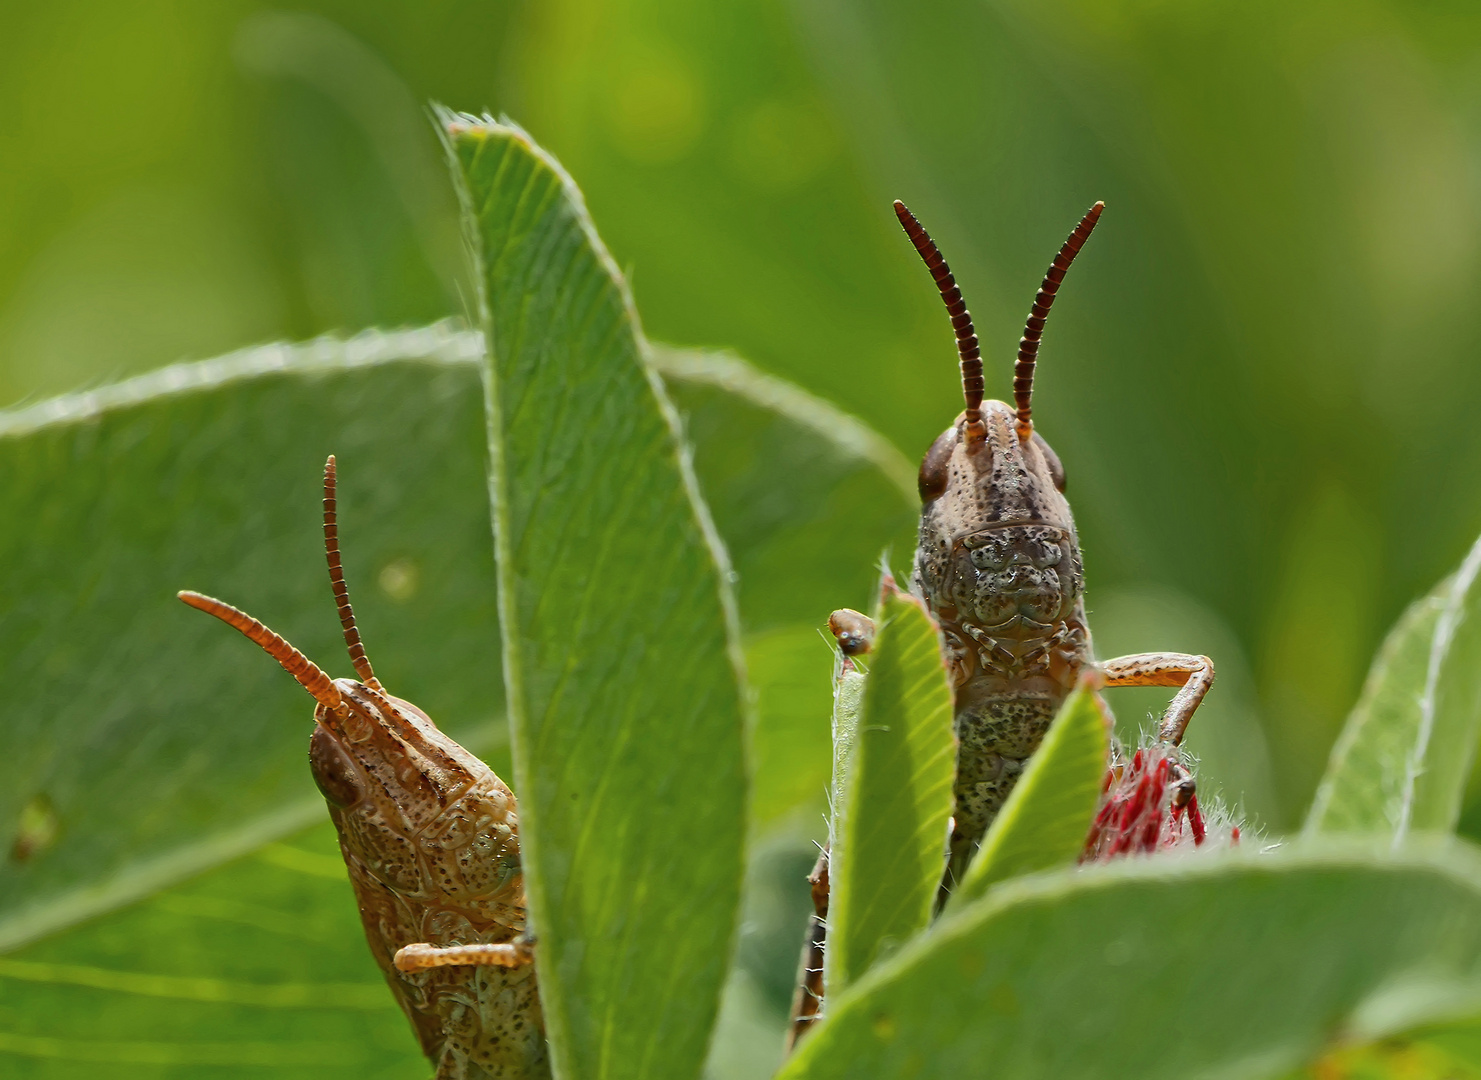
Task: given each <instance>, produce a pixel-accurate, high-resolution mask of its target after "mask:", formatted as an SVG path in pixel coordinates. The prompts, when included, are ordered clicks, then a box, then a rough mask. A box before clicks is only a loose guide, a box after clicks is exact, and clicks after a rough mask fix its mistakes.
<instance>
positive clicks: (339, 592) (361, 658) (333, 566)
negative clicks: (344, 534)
mask: <svg viewBox="0 0 1481 1080" xmlns="http://www.w3.org/2000/svg"><path fill="white" fill-rule="evenodd" d="M337 480H338V477H337V474H336V473H335V468H334V455H333V454H330V455H329V460H328V461H326V462H325V463H324V556H325V558H327V559H328V560H329V584H330V586H331V587H332V588H333V589H334V603H335V604H336V605H337V606H338V608H339V624H340V626H342V627H344V632H345V644H346V645H347V646H349V649H350V663H352V664H354V665H355V674H357V675H359V676H360V681H361V682H363V683H364V684H365V685H366V686H369V687H371V688H372V689H375V690H381V689H383V688H382V686H381V684H380V681H379V680H378V679H377V678H376V677H375V670H374V669H373V668H372V667H371V666H370V658H369V657H367V656H366V655H365V646H364V645H362V644H361V643H360V631H359V629H358V628H357V627H356V626H355V609H354V608H352V607H351V606H350V589H349V586H347V585H346V584H345V569H344V565H343V564H342V563H341V562H340V558H339V517H338V515H337V514H336V513H335V506H336V502H335V488H336V484H337Z"/></svg>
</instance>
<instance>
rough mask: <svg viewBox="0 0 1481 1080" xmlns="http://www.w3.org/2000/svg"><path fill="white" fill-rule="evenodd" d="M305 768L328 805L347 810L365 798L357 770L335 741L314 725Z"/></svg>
mask: <svg viewBox="0 0 1481 1080" xmlns="http://www.w3.org/2000/svg"><path fill="white" fill-rule="evenodd" d="M309 768H310V770H311V771H312V772H313V774H314V783H315V784H316V785H318V788H319V791H320V793H321V794H322V795H323V796H324V798H326V799H327V800H329V802H330V803H331V804H332V805H334V806H337V807H339V808H340V809H342V810H347V809H349V808H350V807H352V806H354V805H355V804H356V803H358V802H359V801H360V800H361V799H363V798H364V797H365V789H364V787H363V785H362V784H361V781H360V770H359V769H357V768H356V767H355V763H354V762H353V761H351V760H350V755H348V754H346V753H345V752H344V749H343V748H342V747H341V746H340V745H339V740H338V739H336V738H335V737H334V736H333V735H331V734H329V732H327V731H325V730H324V729H323V728H322V727H319V726H317V725H315V727H314V737H313V738H312V739H310V740H309Z"/></svg>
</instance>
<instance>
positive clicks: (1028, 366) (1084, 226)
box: [1013, 202, 1106, 440]
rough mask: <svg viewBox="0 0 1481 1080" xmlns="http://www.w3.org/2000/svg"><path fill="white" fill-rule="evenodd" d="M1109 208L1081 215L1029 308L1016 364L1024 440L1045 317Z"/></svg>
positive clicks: (1097, 207)
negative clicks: (1035, 364)
mask: <svg viewBox="0 0 1481 1080" xmlns="http://www.w3.org/2000/svg"><path fill="white" fill-rule="evenodd" d="M1105 208H1106V204H1105V203H1103V202H1098V203H1096V204H1095V205H1094V206H1092V207H1091V208H1090V210H1089V211H1088V212H1087V213H1086V214H1085V216H1084V217H1083V218H1081V219H1080V224H1078V225H1076V226H1075V231H1074V232H1072V233H1070V238H1069V239H1068V240H1066V241H1065V242H1064V247H1062V248H1060V249H1059V254H1058V255H1056V256H1054V261H1053V262H1052V263H1050V264H1049V272H1048V273H1047V274H1045V275H1044V283H1043V284H1042V285H1040V286H1039V293H1038V295H1037V296H1035V297H1034V306H1033V307H1031V308H1030V309H1029V313H1028V323H1027V324H1026V325H1025V326H1024V328H1023V337H1022V338H1021V339H1020V340H1019V342H1018V363H1017V364H1015V365H1014V367H1013V403H1014V404H1015V405H1017V406H1018V437H1019V439H1020V440H1026V439H1028V437H1029V436H1030V435H1032V434H1033V433H1034V422H1033V412H1032V409H1031V408H1030V406H1029V399H1030V398H1032V397H1033V396H1034V361H1035V360H1037V359H1038V357H1039V339H1040V338H1042V337H1043V336H1044V320H1045V319H1047V318H1048V317H1049V309H1050V308H1051V307H1053V306H1054V297H1055V295H1056V294H1057V293H1058V292H1059V286H1060V284H1061V283H1062V282H1063V281H1064V275H1065V271H1066V270H1068V269H1069V268H1070V263H1072V262H1074V261H1075V256H1076V255H1078V254H1080V249H1081V248H1082V247H1084V246H1085V241H1086V240H1088V239H1089V238H1090V231H1091V230H1092V229H1094V228H1095V223H1096V222H1097V221H1099V220H1100V212H1101V211H1102V210H1104V209H1105Z"/></svg>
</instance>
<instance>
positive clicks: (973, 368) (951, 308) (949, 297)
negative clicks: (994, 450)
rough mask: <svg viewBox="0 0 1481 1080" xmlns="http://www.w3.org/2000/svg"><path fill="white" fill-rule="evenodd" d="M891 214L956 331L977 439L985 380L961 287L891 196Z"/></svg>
mask: <svg viewBox="0 0 1481 1080" xmlns="http://www.w3.org/2000/svg"><path fill="white" fill-rule="evenodd" d="M895 216H896V217H898V218H899V219H900V224H901V226H903V227H904V229H905V235H906V236H908V237H910V242H911V243H912V244H914V245H915V250H916V251H917V252H919V253H920V257H921V259H922V260H923V261H924V262H925V264H926V269H927V270H929V271H930V272H931V277H933V278H935V279H936V288H937V289H939V290H941V301H942V303H944V304H945V305H946V314H948V315H950V316H951V328H952V329H953V330H954V331H956V351H957V354H958V355H959V356H960V357H961V358H962V396H963V397H965V398H966V399H967V438H968V440H969V441H971V442H979V441H981V440H982V439H983V438H985V437H986V435H987V429H986V428H985V427H984V426H983V424H982V391H983V388H984V387H985V386H986V383H984V382H983V379H982V349H981V348H980V347H979V346H978V344H977V331H976V329H975V328H974V327H973V326H972V313H971V312H970V311H968V310H967V302H966V301H965V300H963V299H962V290H961V289H959V288H957V284H956V278H954V277H952V276H951V267H949V266H947V265H946V259H945V258H943V257H942V255H941V251H940V249H938V248H937V247H936V242H935V241H934V240H932V239H931V237H930V235H929V234H927V232H926V230H925V229H923V228H921V224H920V222H919V221H917V220H916V219H915V215H914V214H912V213H911V212H910V210H909V208H908V207H907V206H906V205H905V204H904V203H902V202H901V201H900V200H899V199H896V200H895Z"/></svg>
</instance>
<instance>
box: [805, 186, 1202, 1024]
mask: <svg viewBox="0 0 1481 1080" xmlns="http://www.w3.org/2000/svg"><path fill="white" fill-rule="evenodd" d="M1103 206H1104V204H1102V203H1096V204H1095V205H1094V206H1092V207H1091V208H1090V211H1089V212H1088V213H1087V214H1086V215H1085V216H1084V218H1082V219H1081V221H1080V223H1079V224H1078V225H1077V226H1075V229H1074V231H1073V232H1071V233H1070V236H1069V238H1068V239H1067V240H1066V241H1065V242H1064V246H1063V247H1061V248H1060V250H1059V254H1058V255H1056V256H1055V257H1054V261H1053V263H1051V264H1050V267H1049V271H1048V273H1047V274H1046V275H1045V276H1044V281H1043V283H1042V284H1041V285H1040V286H1039V292H1038V294H1037V295H1036V296H1035V297H1034V303H1033V307H1032V308H1031V309H1030V311H1029V316H1028V322H1027V324H1026V326H1025V328H1024V332H1023V337H1022V339H1021V340H1020V341H1019V345H1018V361H1017V364H1016V365H1015V368H1014V377H1013V398H1014V404H1013V405H1011V406H1010V405H1009V404H1007V403H1006V402H1003V401H994V400H984V396H983V391H984V388H985V382H984V379H983V373H982V352H981V350H980V348H979V346H978V342H977V333H976V330H975V329H974V328H973V326H972V316H971V314H970V313H969V312H968V311H967V305H966V302H965V301H964V300H963V299H962V294H961V290H960V289H958V288H957V285H956V281H955V279H954V278H953V277H952V274H951V268H950V267H949V266H947V264H946V260H945V259H944V258H943V257H942V255H941V252H940V251H939V250H938V249H937V247H936V244H935V242H934V241H932V240H931V238H930V236H928V235H927V234H926V231H925V229H923V228H921V225H920V222H918V221H917V220H916V219H915V216H914V215H913V214H912V213H911V212H910V211H909V210H908V209H906V207H905V204H904V203H901V202H898V201H897V202H896V203H895V214H896V215H897V216H898V217H899V219H900V224H901V226H903V227H904V229H905V233H906V235H907V236H909V237H910V242H911V243H912V244H914V245H915V249H916V251H917V252H919V253H920V256H921V258H922V259H923V260H924V261H925V264H926V269H928V270H929V271H930V272H931V277H932V278H933V279H935V282H936V287H937V289H939V290H940V292H941V299H942V301H943V302H944V303H945V304H946V312H947V314H948V315H949V316H950V317H951V325H952V329H953V330H954V331H955V333H956V345H957V353H958V356H959V357H960V360H961V371H962V393H963V396H964V397H965V399H966V406H967V407H966V408H965V409H964V410H963V411H962V412H961V413H960V414H959V415H958V416H957V418H956V419H955V420H954V421H953V422H952V424H951V426H950V427H948V428H947V429H946V430H945V431H944V432H942V433H941V435H939V436H938V437H937V438H936V441H935V442H933V443H932V444H931V447H930V449H929V450H927V451H926V455H925V458H924V459H923V460H922V461H921V466H920V475H919V479H918V483H919V489H920V498H921V518H920V538H919V542H918V544H917V547H916V552H915V574H914V578H913V584H914V591H915V592H916V593H918V594H919V595H920V596H921V598H922V599H924V600H925V602H926V606H927V608H928V609H929V610H930V612H931V614H932V615H933V616H934V617H935V619H936V622H937V624H938V625H939V627H940V630H941V636H942V643H943V651H944V654H945V662H946V669H947V676H948V681H949V682H950V685H951V688H952V691H953V694H954V696H955V703H954V704H955V707H954V715H953V729H954V731H955V734H956V738H957V767H956V781H955V784H954V790H953V796H954V810H953V815H952V827H951V835H950V839H949V841H948V844H947V853H946V866H945V871H944V874H943V876H942V885H941V890H942V891H941V896H942V899H944V898H945V896H946V894H947V892H949V891H950V889H951V887H952V885H953V884H954V883H955V882H956V881H958V880H960V878H961V875H962V873H963V872H964V871H965V870H966V868H967V864H968V863H969V862H970V861H971V858H972V855H973V853H974V852H975V851H976V850H977V847H978V845H979V844H981V842H982V838H983V836H984V835H986V833H987V829H988V826H989V825H991V824H992V821H993V818H994V817H996V816H997V813H998V810H999V809H1000V808H1001V807H1002V805H1003V802H1004V800H1006V799H1007V797H1008V793H1009V792H1011V791H1012V790H1013V786H1014V784H1016V783H1017V781H1018V777H1019V774H1020V773H1022V771H1023V767H1024V763H1025V762H1026V761H1027V760H1028V758H1029V756H1030V755H1031V754H1033V752H1034V751H1035V750H1036V749H1037V748H1038V746H1039V743H1040V742H1041V741H1042V740H1043V738H1044V733H1045V732H1046V731H1047V730H1048V728H1049V723H1050V721H1052V720H1053V719H1054V715H1055V713H1057V712H1058V711H1059V707H1060V705H1062V704H1063V703H1064V699H1065V698H1066V697H1067V696H1068V694H1069V692H1070V691H1071V690H1072V689H1074V687H1075V684H1076V682H1077V681H1078V680H1079V678H1080V675H1081V673H1082V672H1084V671H1086V670H1087V669H1091V670H1094V671H1095V672H1096V673H1097V681H1098V682H1099V684H1100V685H1102V686H1106V687H1112V686H1177V687H1181V688H1182V689H1181V690H1179V691H1178V693H1177V694H1176V696H1174V697H1173V699H1172V702H1171V703H1170V704H1169V705H1168V708H1167V711H1166V713H1165V714H1164V716H1163V719H1162V723H1161V725H1160V727H1159V729H1158V740H1159V742H1160V743H1162V744H1170V745H1171V746H1176V745H1177V744H1178V743H1180V742H1181V741H1182V738H1183V732H1184V730H1185V729H1186V728H1187V726H1188V721H1189V720H1190V719H1191V718H1192V716H1193V712H1194V710H1196V709H1197V708H1198V705H1199V702H1201V701H1202V700H1203V697H1204V695H1205V694H1206V693H1208V690H1209V687H1210V686H1212V685H1213V680H1214V666H1213V662H1212V661H1211V660H1209V658H1208V657H1206V656H1194V655H1189V654H1185V653H1139V654H1137V655H1134V656H1122V657H1118V658H1116V659H1114V660H1104V661H1099V662H1096V661H1095V660H1093V659H1092V653H1091V644H1090V630H1089V627H1088V626H1087V625H1086V621H1085V603H1084V587H1085V578H1084V572H1083V568H1082V565H1081V560H1080V542H1079V538H1078V535H1077V534H1076V532H1075V519H1074V516H1073V515H1072V514H1071V513H1070V504H1069V503H1068V502H1067V501H1066V500H1065V497H1064V489H1065V474H1064V466H1063V465H1062V464H1061V463H1060V460H1059V457H1058V455H1056V454H1055V453H1054V451H1053V450H1052V449H1050V447H1049V444H1048V443H1047V442H1045V441H1044V437H1043V436H1042V435H1040V434H1039V433H1038V432H1037V431H1035V430H1034V424H1033V413H1032V409H1031V399H1032V397H1033V387H1034V364H1035V361H1036V360H1037V358H1038V353H1039V341H1040V339H1041V337H1042V336H1043V333H1044V324H1045V320H1046V319H1047V317H1048V315H1049V309H1050V308H1051V307H1052V306H1053V304H1054V298H1055V295H1056V294H1057V293H1058V292H1059V286H1060V284H1061V283H1062V282H1063V281H1064V276H1065V272H1066V271H1067V270H1068V269H1069V267H1070V264H1071V263H1072V262H1073V261H1074V259H1075V256H1076V255H1078V254H1079V252H1080V248H1081V247H1082V246H1084V244H1085V241H1086V240H1087V239H1088V238H1089V236H1090V233H1091V230H1093V229H1094V228H1095V224H1096V222H1097V221H1098V220H1100V214H1101V210H1102V209H1103ZM829 627H830V629H832V630H833V632H834V635H835V637H837V639H838V644H839V649H840V651H841V652H842V653H843V654H844V655H845V656H853V655H857V654H858V653H861V652H866V651H868V648H869V639H870V637H871V635H872V632H873V627H872V625H871V624H870V621H869V620H868V619H867V618H865V617H864V616H862V615H860V614H859V613H858V612H856V611H849V610H847V609H844V610H842V611H837V612H834V614H833V617H832V618H831V619H830V620H829ZM1140 760H1141V757H1140V755H1138V758H1137V761H1138V762H1140ZM1173 779H1174V780H1175V783H1174V784H1173V788H1172V792H1173V798H1174V799H1175V800H1178V799H1181V800H1182V802H1181V803H1175V805H1176V806H1177V807H1178V809H1181V808H1182V806H1184V805H1187V803H1188V801H1189V800H1190V799H1191V798H1192V779H1191V777H1189V776H1188V775H1187V773H1186V772H1185V771H1182V770H1181V767H1178V772H1177V775H1176V776H1175V777H1174V778H1173ZM1196 815H1197V809H1196V805H1195V807H1194V811H1193V819H1194V820H1195V821H1196V820H1197V816H1196ZM1195 828H1196V829H1199V830H1201V828H1202V826H1201V825H1195ZM826 859H827V855H826V852H825V853H824V856H823V858H821V859H819V862H818V865H817V867H816V868H815V869H814V871H813V875H812V877H811V878H810V879H809V880H810V881H811V882H812V884H813V903H814V907H815V911H816V914H815V916H814V918H813V923H812V926H811V928H810V930H809V937H808V941H807V944H806V945H805V946H804V950H803V961H802V978H801V980H800V983H799V987H798V991H797V995H796V997H795V998H794V1004H793V1024H792V1028H791V1032H790V1036H789V1045H790V1043H792V1042H795V1041H796V1039H797V1038H798V1037H799V1036H800V1035H801V1034H802V1033H803V1032H804V1031H805V1030H806V1028H807V1027H808V1026H809V1025H810V1024H812V1023H814V1022H816V1021H817V1020H818V1019H820V1016H821V1003H822V993H823V987H822V985H821V976H822V961H821V956H822V950H823V947H824V933H823V927H824V925H825V920H826V917H827V911H828V892H827V863H826Z"/></svg>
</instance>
